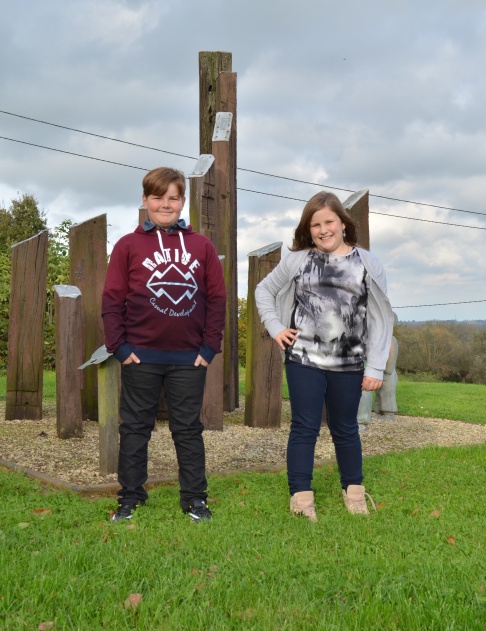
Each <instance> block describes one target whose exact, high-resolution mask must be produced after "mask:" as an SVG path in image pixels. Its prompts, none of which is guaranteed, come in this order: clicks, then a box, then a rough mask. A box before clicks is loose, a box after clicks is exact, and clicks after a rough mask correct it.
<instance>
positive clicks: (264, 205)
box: [0, 0, 486, 320]
mask: <svg viewBox="0 0 486 631" xmlns="http://www.w3.org/2000/svg"><path fill="white" fill-rule="evenodd" d="M202 50H213V51H216V50H223V51H229V52H231V53H232V54H233V71H235V72H237V73H238V165H239V166H240V167H244V168H247V169H254V170H257V171H263V172H265V173H272V174H277V175H281V176H285V177H290V178H297V179H301V180H305V181H307V182H317V183H320V184H321V185H322V187H321V188H325V187H326V186H329V187H341V188H342V189H347V190H349V191H355V190H360V189H364V188H368V189H369V190H370V195H371V197H370V211H371V213H372V214H371V216H370V232H371V249H372V251H373V252H375V253H376V254H377V255H378V256H379V257H380V259H381V260H382V262H383V263H384V265H385V267H386V270H387V276H388V284H389V295H390V299H391V302H392V305H393V306H394V307H395V308H396V313H397V315H398V317H399V319H400V320H426V319H438V320H449V319H457V320H465V319H486V315H485V309H486V287H485V280H484V279H485V271H486V254H485V251H486V207H485V203H484V200H485V195H486V126H485V115H484V111H485V105H486V80H485V78H484V76H485V73H484V63H485V60H486V7H485V5H484V2H482V1H479V0H478V1H474V0H461V1H453V0H449V1H447V0H441V1H440V2H439V0H431V1H430V2H428V3H424V2H419V1H418V0H408V1H407V2H405V1H403V2H402V1H401V0H394V1H393V2H390V0H383V1H379V0H369V1H368V2H363V1H362V0H301V1H300V2H298V3H295V1H294V0H292V1H291V0H278V1H277V0H259V1H258V2H257V1H256V0H245V1H242V0H231V2H229V1H228V0H226V1H223V0H206V1H205V2H201V1H200V0H199V1H196V0H185V1H184V2H181V1H180V0H139V1H138V0H125V1H123V0H116V1H115V0H85V1H84V2H79V1H74V0H44V2H42V3H40V2H36V1H34V0H28V1H27V0H18V1H17V2H15V3H8V4H7V6H5V7H4V8H2V17H1V20H0V51H1V58H2V64H1V70H0V94H1V97H0V109H1V110H4V111H7V112H12V113H15V114H19V115H22V116H26V117H32V118H36V119H40V120H44V121H49V122H52V123H56V124H59V125H65V126H68V127H74V128H77V129H81V130H85V131H88V132H92V133H96V134H100V135H104V136H110V137H114V138H118V139H120V140H127V141H129V142H133V143H140V144H143V145H146V146H151V147H157V148H160V149H164V150H166V151H170V152H175V153H179V154H184V155H187V156H193V157H194V159H188V158H180V157H175V156H171V155H167V154H165V153H158V152H155V151H150V150H147V149H140V148H135V147H130V146H128V145H122V144H120V143H114V142H109V141H107V140H102V139H97V138H93V137H90V136H87V135H82V134H78V133H74V132H69V131H67V130H63V129H58V128H55V127H51V126H47V125H40V124H38V123H34V122H31V121H28V120H24V119H21V118H16V117H13V116H9V115H7V114H0V135H1V136H3V137H7V138H13V139H16V140H20V141H25V142H29V143H35V144H38V145H45V146H48V147H53V148H57V149H62V150H65V151H70V152H74V153H79V154H85V155H88V156H93V157H97V158H102V159H104V160H112V161H116V162H121V163H124V164H127V165H132V166H134V167H139V169H135V168H128V167H122V166H115V165H110V164H107V163H102V162H96V161H93V160H87V159H83V158H80V157H74V156H68V155H65V154H62V153H56V152H53V151H48V150H47V149H41V148H38V147H33V146H28V145H23V144H19V143H16V142H11V141H8V140H3V139H0V202H2V201H3V203H4V204H5V205H8V204H9V202H10V200H11V199H12V198H13V197H16V195H17V191H18V192H20V193H21V194H22V193H29V194H34V195H35V196H36V197H37V199H38V201H39V204H40V206H41V208H43V209H44V210H46V212H47V215H48V223H49V225H50V226H54V225H56V224H58V223H59V222H60V221H62V220H63V219H67V218H69V219H72V220H73V221H75V222H80V221H84V220H86V219H88V218H90V217H93V216H95V215H97V214H100V213H105V212H106V213H107V217H108V223H109V224H110V228H109V240H110V242H111V243H112V244H113V243H114V242H115V241H116V240H117V239H118V238H119V237H120V236H121V235H122V234H124V233H126V232H128V231H130V230H132V229H134V227H135V226H136V223H137V220H138V211H137V209H138V207H139V205H140V201H141V200H140V196H141V179H142V177H143V175H144V172H143V170H140V169H151V168H153V167H156V166H160V165H162V164H165V165H170V166H175V167H177V168H181V169H182V170H183V171H184V172H185V173H186V174H189V173H190V172H191V171H192V169H193V167H194V164H195V158H196V157H197V156H198V153H199V123H198V117H199V103H198V100H199V86H198V53H199V51H202ZM238 186H239V187H241V188H246V189H252V190H257V191H262V192H264V193H271V194H274V195H280V196H287V197H291V198H297V199H302V200H307V199H309V198H310V197H311V196H312V195H313V194H314V193H315V192H317V191H318V190H320V188H319V187H317V186H311V185H307V184H299V183H296V182H290V181H285V180H282V179H275V178H270V177H264V176H259V175H255V174H250V173H247V172H244V171H239V172H238ZM336 193H337V194H338V195H339V197H340V198H341V199H342V200H343V201H344V200H345V199H346V198H347V197H348V196H349V195H350V193H349V192H347V191H346V190H338V191H336ZM376 195H381V196H387V197H393V198H400V199H405V200H411V201H414V202H425V203H427V204H434V205H439V206H447V207H451V208H456V209H463V210H468V211H473V212H471V213H464V212H457V211H451V210H442V209H435V208H431V207H428V206H423V205H419V204H409V203H403V202H394V201H390V200H384V199H382V198H380V197H375V196H376ZM303 205H304V204H303V202H299V201H292V200H288V199H282V198H279V197H271V196H268V195H258V194H255V193H248V192H244V191H240V192H239V194H238V214H239V229H238V252H239V293H240V295H246V285H247V257H246V255H247V254H248V252H250V251H253V250H255V249H257V248H259V247H262V246H264V245H267V244H269V243H272V242H275V241H283V242H284V247H286V246H287V245H289V244H290V243H291V239H292V231H293V228H295V226H296V224H297V222H298V219H299V216H300V213H301V210H302V207H303ZM379 213H380V214H379ZM474 213H479V214H474ZM386 215H395V217H387V216H386ZM183 216H185V217H186V219H187V218H188V208H186V211H185V212H184V215H183ZM396 216H400V217H405V218H403V219H402V218H397V217H396ZM414 219H422V220H427V222H425V221H416V220H414ZM436 222H442V223H436ZM442 224H445V225H442ZM453 224H456V225H453ZM468 226H469V227H468ZM474 300H476V301H482V302H476V303H471V304H457V305H449V306H435V307H415V308H406V309H405V308H400V307H403V306H406V305H429V304H435V303H452V302H457V303H460V302H469V301H474Z"/></svg>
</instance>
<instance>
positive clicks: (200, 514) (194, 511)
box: [184, 498, 212, 521]
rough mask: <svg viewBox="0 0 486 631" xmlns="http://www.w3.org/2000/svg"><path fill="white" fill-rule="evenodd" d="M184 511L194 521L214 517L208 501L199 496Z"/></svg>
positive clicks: (207, 519)
mask: <svg viewBox="0 0 486 631" xmlns="http://www.w3.org/2000/svg"><path fill="white" fill-rule="evenodd" d="M184 512H185V513H187V514H188V515H189V517H190V518H191V519H192V521H209V520H210V519H211V517H212V515H211V511H210V510H209V508H208V505H207V504H206V502H205V501H204V500H201V499H199V498H197V499H195V500H193V501H192V502H191V504H190V505H189V508H186V509H185V510H184Z"/></svg>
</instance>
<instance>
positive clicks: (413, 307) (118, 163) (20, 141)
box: [0, 136, 486, 309]
mask: <svg viewBox="0 0 486 631" xmlns="http://www.w3.org/2000/svg"><path fill="white" fill-rule="evenodd" d="M0 139H2V140H9V141H11V142H17V143H20V144H23V145H29V146H32V147H38V148H40V149H48V150H49V151H55V152H58V153H65V154H67V155H71V156H76V157H78V158H86V159H88V160H96V161H98V162H106V163H108V164H113V165H115V166H123V167H128V168H130V169H138V170H140V171H148V169H146V168H143V167H136V166H133V165H131V164H124V163H122V162H114V161H113V160H104V159H103V158H94V157H93V156H86V155H83V154H81V153H74V152H72V151H65V150H64V149H55V148H54V147H46V146H45V145H38V144H35V143H32V142H26V141H24V140H17V139H14V138H7V137H6V136H0ZM121 142H123V141H121ZM174 155H180V154H174ZM182 157H187V156H182ZM238 190H241V191H245V192H249V193H258V194H260V195H268V196H270V197H279V198H282V199H289V200H292V201H298V202H306V200H304V199H299V198H296V197H286V196H284V195H276V194H273V193H264V192H262V191H254V190H250V189H245V188H238ZM341 190H342V189H341ZM370 214H376V215H384V216H385V217H398V218H400V219H409V220H411V221H426V222H428V223H437V224H442V225H446V226H456V227H460V228H475V229H477V230H486V228H481V227H479V226H465V225H461V224H448V223H445V222H442V221H431V220H428V219H418V218H414V217H403V216H400V215H390V214H386V213H379V212H374V211H370ZM477 302H486V299H485V300H469V301H464V302H438V303H434V304H427V305H402V306H400V307H393V308H394V309H416V308H420V307H439V306H447V305H466V304H472V303H477Z"/></svg>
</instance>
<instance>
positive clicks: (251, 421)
mask: <svg viewBox="0 0 486 631" xmlns="http://www.w3.org/2000/svg"><path fill="white" fill-rule="evenodd" d="M281 248H282V242H279V243H272V244H271V245H268V246H266V247H264V248H261V249H260V250H255V251H254V252H250V254H248V257H249V267H248V302H247V325H248V328H247V338H246V395H245V401H246V402H245V425H248V426H249V427H280V417H281V412H282V372H283V367H282V356H281V354H280V350H279V348H278V346H277V344H276V343H275V342H274V340H273V339H272V338H271V337H270V335H269V334H268V332H267V331H266V329H265V327H264V326H263V324H262V323H261V320H260V317H259V315H258V311H257V308H256V304H255V287H256V286H257V285H258V283H259V282H260V281H261V280H263V279H264V278H265V276H267V274H269V273H270V272H271V271H272V270H273V269H274V267H276V265H277V264H278V263H279V261H280V256H281Z"/></svg>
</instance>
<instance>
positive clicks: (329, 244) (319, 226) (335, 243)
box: [310, 206, 349, 254]
mask: <svg viewBox="0 0 486 631" xmlns="http://www.w3.org/2000/svg"><path fill="white" fill-rule="evenodd" d="M345 227H346V226H345V224H344V223H343V222H342V221H341V219H339V217H338V216H337V215H336V213H335V212H334V211H333V210H331V209H330V208H329V206H324V208H321V209H320V210H316V212H315V213H314V214H313V215H312V219H311V222H310V234H311V238H312V241H313V243H314V245H315V246H316V248H317V249H318V250H320V251H321V252H327V253H331V252H332V253H333V254H347V253H348V251H349V246H348V245H347V244H346V243H344V238H343V230H344V229H345Z"/></svg>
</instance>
